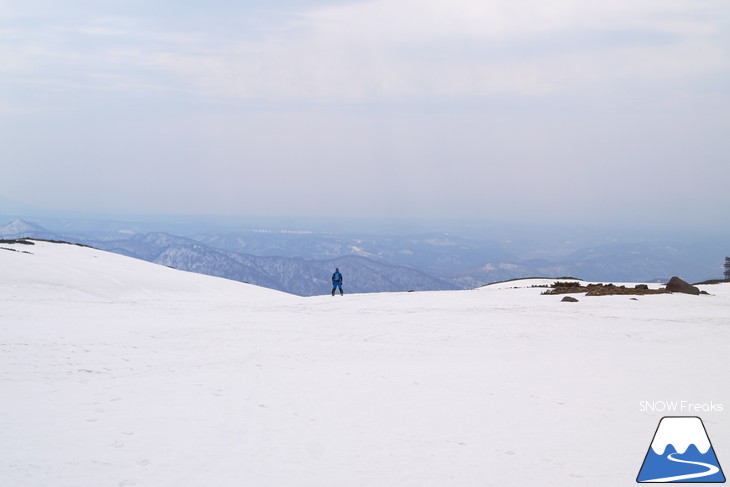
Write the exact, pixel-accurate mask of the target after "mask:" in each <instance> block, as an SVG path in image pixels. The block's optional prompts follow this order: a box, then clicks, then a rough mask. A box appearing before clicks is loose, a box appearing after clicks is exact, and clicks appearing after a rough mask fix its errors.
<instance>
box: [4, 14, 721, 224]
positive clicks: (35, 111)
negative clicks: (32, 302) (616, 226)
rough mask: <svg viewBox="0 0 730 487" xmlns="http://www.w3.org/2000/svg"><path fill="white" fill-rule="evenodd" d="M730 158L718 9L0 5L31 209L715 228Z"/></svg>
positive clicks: (17, 150) (9, 126)
mask: <svg viewBox="0 0 730 487" xmlns="http://www.w3.org/2000/svg"><path fill="white" fill-rule="evenodd" d="M729 154H730V2H728V1H727V0H641V1H637V0H606V1H603V0H600V1H589V2H586V1H579V0H557V1H556V0H553V1H550V2H547V1H544V0H520V1H515V0H372V1H360V2H354V1H350V2H346V1H345V2H343V1H336V0H330V1H318V0H307V1H294V0H287V1H268V2H241V1H240V0H237V1H234V0H231V1H223V0H213V1H206V2H192V1H180V0H177V1H155V2H150V1H149V0H145V1H136V0H119V1H116V0H111V1H101V0H88V1H78V0H65V1H63V2H59V1H57V0H51V1H43V0H39V1H35V0H17V1H16V0H1V1H0V160H1V161H2V173H1V174H0V196H2V197H4V198H9V199H13V200H16V201H21V202H27V203H30V202H32V203H33V204H35V205H37V206H46V207H49V206H50V207H55V208H63V209H69V210H80V209H93V210H96V211H102V212H109V213H130V212H153V213H167V212H169V213H201V214H204V213H224V214H233V215H289V216H291V215H294V216H296V215H305V216H348V215H355V216H374V217H379V216H405V217H410V216H418V217H429V216H438V217H452V216H459V217H485V218H518V219H533V220H541V221H549V220H551V219H553V220H556V221H557V220H561V219H599V220H600V219H604V218H607V219H615V220H631V221H633V222H634V223H641V222H642V221H650V220H662V221H665V222H671V221H676V222H677V224H682V223H686V222H689V221H712V220H715V221H718V219H719V221H725V222H727V221H728V215H730V190H728V183H729V182H730V157H729ZM675 206H676V208H677V209H676V210H675V209H673V207H675Z"/></svg>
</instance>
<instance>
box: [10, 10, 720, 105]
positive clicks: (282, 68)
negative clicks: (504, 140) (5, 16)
mask: <svg viewBox="0 0 730 487" xmlns="http://www.w3.org/2000/svg"><path fill="white" fill-rule="evenodd" d="M728 14H730V9H729V8H728V7H727V4H726V3H725V2H721V1H715V0H691V1H690V0H669V1H666V0H662V1H659V0H646V1H642V2H634V1H627V0H617V1H611V2H608V1H601V2H582V1H576V0H562V1H556V2H544V1H539V0H523V1H520V2H514V1H511V0H486V1H485V0H479V1H476V0H452V1H449V2H445V1H437V0H373V1H367V2H359V3H346V4H339V5H334V6H332V5H329V6H323V7H319V8H312V7H310V8H309V9H308V10H304V11H299V12H291V13H290V14H289V15H283V14H282V15H277V16H269V17H267V18H266V20H267V21H269V22H271V23H269V24H266V26H263V25H257V26H256V28H255V29H252V31H250V32H247V31H243V32H240V33H235V32H236V31H235V29H231V28H226V29H221V32H220V33H219V32H215V31H210V30H207V31H199V30H197V31H196V30H185V29H175V28H170V27H167V26H166V25H164V23H161V22H159V21H157V22H155V21H152V20H150V19H134V18H114V17H99V18H96V19H87V20H86V21H85V23H84V24H83V25H80V24H76V25H74V24H65V25H61V26H56V27H55V28H52V29H50V30H45V31H44V30H43V29H41V30H40V31H38V30H37V29H36V28H34V29H33V31H32V32H31V31H29V30H27V31H25V32H23V33H22V34H18V35H16V36H15V38H16V40H15V41H13V42H12V43H11V44H10V45H9V47H6V49H5V50H4V51H3V52H2V54H1V55H2V59H3V64H4V66H5V67H4V68H2V69H3V70H4V71H6V72H8V71H9V72H11V73H12V72H15V73H21V74H28V75H32V76H33V78H34V79H38V78H43V79H45V80H46V81H47V82H57V83H58V84H59V86H65V87H68V86H71V85H73V84H75V85H77V86H83V87H84V88H85V89H90V88H91V89H99V90H110V89H114V90H121V91H123V90H125V89H128V90H130V91H136V92H139V91H140V90H144V89H146V88H149V89H150V90H151V91H152V92H153V93H155V94H156V93H158V92H159V90H160V89H167V90H169V91H171V92H185V93H188V94H191V95H195V96H201V97H216V98H232V99H237V100H254V99H259V100H269V101H283V102H290V101H305V102H371V101H377V100H384V101H393V100H434V99H436V100H460V99H473V98H489V97H497V96H514V97H524V96H528V97H531V96H546V95H551V94H560V93H580V92H603V91H610V90H613V89H615V88H616V87H617V86H618V87H621V86H623V85H625V84H632V83H638V84H642V83H643V84H652V83H658V82H662V83H666V82H667V81H676V80H679V81H684V80H687V79H694V78H697V77H702V76H707V75H711V74H715V73H726V72H727V68H728V66H729V65H730V61H729V59H730V54H729V52H728V51H729V49H728V46H727V43H725V42H722V39H723V38H726V36H727V32H725V31H724V29H726V28H727V27H726V26H725V25H724V24H723V23H722V20H721V19H722V18H724V17H725V16H727V15H728ZM220 20H221V22H224V19H222V18H221V19H220ZM254 24H255V22H252V21H249V24H247V25H249V27H250V26H251V25H254ZM254 31H255V32H254ZM39 32H46V33H45V34H43V33H39ZM723 36H725V37H723ZM71 80H73V81H74V83H71ZM45 84H46V85H47V84H48V83H45Z"/></svg>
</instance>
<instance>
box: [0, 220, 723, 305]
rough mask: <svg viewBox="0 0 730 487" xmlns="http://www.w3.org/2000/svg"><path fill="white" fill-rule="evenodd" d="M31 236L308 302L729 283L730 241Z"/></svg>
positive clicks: (273, 234)
mask: <svg viewBox="0 0 730 487" xmlns="http://www.w3.org/2000/svg"><path fill="white" fill-rule="evenodd" d="M21 236H28V237H35V238H44V239H54V240H67V241H73V242H79V243H83V244H86V245H90V246H93V247H96V248H99V249H103V250H108V251H111V252H116V253H120V254H124V255H128V256H131V257H136V258H139V259H143V260H146V261H150V262H156V263H158V264H162V265H167V266H170V267H175V268H177V269H182V270H187V271H192V272H199V273H203V274H210V275H214V276H219V277H225V278H228V279H234V280H238V281H245V282H250V283H252V284H256V285H260V286H264V287H269V288H273V289H278V290H280V291H285V292H289V293H293V294H298V295H303V296H310V295H317V294H323V293H327V292H329V290H330V289H331V287H330V286H331V284H330V276H331V274H332V272H333V271H334V269H335V267H339V268H340V269H341V270H342V272H343V274H344V276H345V290H346V291H347V292H390V291H409V290H414V291H423V290H446V289H469V288H475V287H478V286H481V285H484V284H487V283H490V282H496V281H503V280H508V279H513V278H519V277H560V276H574V277H579V278H582V279H585V280H589V281H614V282H620V281H623V282H666V281H667V280H668V279H669V278H670V277H671V276H673V275H677V276H680V277H682V278H683V279H685V280H687V281H690V282H697V281H703V280H706V279H713V278H721V277H722V276H723V264H724V258H725V256H726V255H730V245H728V243H723V242H719V243H718V242H700V243H683V244H677V243H674V244H669V243H667V244H658V243H647V242H638V243H620V242H617V243H610V244H602V245H592V246H589V247H586V248H578V249H576V250H570V251H566V252H562V253H560V254H559V255H558V253H557V252H555V250H556V249H555V245H556V244H555V243H553V242H550V241H539V240H534V241H531V242H530V241H523V242H519V243H515V242H509V241H505V242H496V241H493V242H491V243H488V242H485V241H483V240H478V239H473V238H463V237H459V236H456V235H450V234H444V233H441V234H437V233H434V234H421V235H400V236H394V235H383V236H377V235H365V236H363V235H338V234H329V233H314V232H296V231H284V230H282V231H278V232H277V231H268V230H267V231H247V232H241V233H230V232H229V233H220V234H216V233H207V234H198V235H194V236H192V237H189V238H188V237H179V236H175V235H171V234H169V233H162V232H150V233H134V232H130V231H126V230H124V232H123V233H119V232H117V233H116V234H115V235H114V236H113V237H111V238H110V237H108V236H107V235H105V236H104V238H100V237H99V236H94V235H93V234H89V233H83V232H74V233H73V235H70V236H69V235H59V234H55V233H54V232H51V231H49V230H47V229H46V228H44V227H42V226H40V225H37V224H34V223H30V222H27V221H23V220H15V221H13V222H11V223H10V224H8V225H5V226H4V227H0V237H3V238H16V237H21ZM561 250H565V249H561ZM522 255H525V256H527V258H523V257H521V256H522ZM534 255H549V256H550V257H549V258H534V257H532V256H534Z"/></svg>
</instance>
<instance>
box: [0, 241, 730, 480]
mask: <svg viewBox="0 0 730 487" xmlns="http://www.w3.org/2000/svg"><path fill="white" fill-rule="evenodd" d="M0 247H3V248H0V269H1V272H0V391H1V396H0V397H2V401H0V418H2V425H3V427H2V432H1V433H0V435H1V436H0V479H1V483H2V485H8V486H13V487H25V486H33V487H35V486H58V487H65V486H154V487H160V486H175V487H185V486H211V485H214V486H217V487H227V486H287V487H288V486H312V487H314V486H316V487H322V486H399V487H403V486H418V487H424V486H438V487H443V486H480V487H482V486H489V485H495V486H561V487H563V486H585V485H591V486H611V487H614V486H618V485H634V479H635V477H636V475H637V472H638V469H639V467H640V466H641V462H642V460H643V458H644V455H645V453H646V448H647V444H648V442H649V441H650V440H651V435H652V434H653V432H654V430H655V427H656V424H657V422H658V420H659V417H660V416H661V413H650V412H640V410H639V402H640V401H642V400H662V399H667V398H678V397H679V398H688V399H690V400H693V401H697V402H700V401H706V402H709V401H710V400H712V401H714V402H715V403H724V404H726V405H730V392H729V389H728V388H727V387H726V384H727V383H728V382H730V367H728V358H727V349H728V344H729V343H730V286H729V285H727V284H719V285H714V286H701V288H702V289H705V290H707V291H708V292H710V293H711V295H709V296H690V295H680V294H671V295H657V296H646V297H640V298H639V299H638V300H634V299H632V298H631V297H629V296H608V297H585V298H581V300H580V302H579V303H573V304H571V305H569V306H568V305H566V304H565V303H561V302H560V299H561V296H542V295H540V293H541V291H542V290H543V289H542V288H533V287H530V286H532V285H535V284H547V283H550V282H552V281H549V280H545V281H539V280H534V281H513V282H508V283H502V284H499V285H494V286H486V287H483V288H480V289H477V290H472V291H441V292H421V293H387V294H360V295H345V296H344V297H340V296H335V297H332V296H330V295H329V291H330V289H329V288H325V289H323V290H322V293H323V294H325V295H323V296H316V297H310V298H303V297H298V296H292V295H288V294H284V293H280V292H277V291H272V290H269V289H263V288H259V287H255V286H252V285H246V284H242V283H238V282H234V281H228V280H224V279H220V278H214V277H210V276H204V275H199V274H193V273H187V272H182V271H178V270H174V269H170V268H167V267H164V266H159V265H155V264H151V263H148V262H143V261H139V260H135V259H132V258H128V257H124V256H121V255H117V254H112V253H107V252H102V251H98V250H94V249H90V248H83V247H78V246H73V245H64V244H52V243H47V242H36V244H35V245H32V246H29V245H16V244H2V245H0ZM8 249H11V250H17V251H9V250H8ZM21 251H25V252H29V253H23V252H21ZM726 415H727V413H726V412H725V413H707V414H703V420H704V421H705V424H706V425H707V427H708V428H709V429H710V430H711V435H712V440H713V445H714V446H715V449H716V451H717V453H718V457H719V458H720V461H722V460H723V454H725V455H730V429H729V428H727V419H726Z"/></svg>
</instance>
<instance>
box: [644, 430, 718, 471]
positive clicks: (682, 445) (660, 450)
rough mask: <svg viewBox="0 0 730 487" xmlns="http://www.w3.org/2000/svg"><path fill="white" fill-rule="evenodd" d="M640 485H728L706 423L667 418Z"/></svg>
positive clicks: (646, 459)
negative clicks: (642, 483)
mask: <svg viewBox="0 0 730 487" xmlns="http://www.w3.org/2000/svg"><path fill="white" fill-rule="evenodd" d="M636 481H637V482H654V483H665V482H702V483H723V482H725V475H724V474H723V472H722V467H720V462H718V461H717V456H716V455H715V450H714V448H712V443H710V437H709V436H707V430H706V429H705V425H704V424H703V423H702V420H701V419H700V418H698V417H696V416H665V417H663V418H662V419H661V420H660V421H659V426H657V429H656V432H655V433H654V438H653V439H652V441H651V445H650V446H649V450H648V451H647V452H646V457H645V458H644V463H643V464H642V465H641V470H640V471H639V475H638V476H637V477H636Z"/></svg>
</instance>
